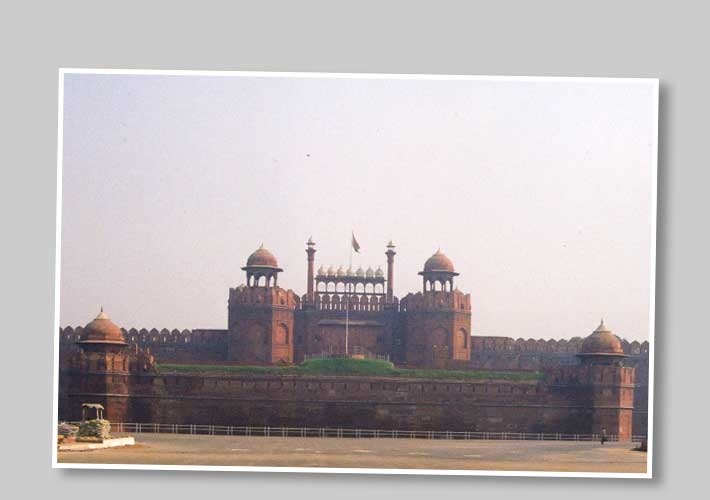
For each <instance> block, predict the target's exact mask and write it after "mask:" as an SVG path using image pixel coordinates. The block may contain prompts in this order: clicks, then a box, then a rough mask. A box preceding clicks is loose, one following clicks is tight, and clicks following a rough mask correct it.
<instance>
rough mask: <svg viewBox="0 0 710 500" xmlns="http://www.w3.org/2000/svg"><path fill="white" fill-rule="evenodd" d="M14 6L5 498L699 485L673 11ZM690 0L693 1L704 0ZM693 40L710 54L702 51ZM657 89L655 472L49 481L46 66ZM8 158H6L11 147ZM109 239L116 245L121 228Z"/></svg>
mask: <svg viewBox="0 0 710 500" xmlns="http://www.w3.org/2000/svg"><path fill="white" fill-rule="evenodd" d="M469 4H470V2H466V3H461V4H452V3H448V2H436V4H435V5H431V6H430V7H429V8H427V9H424V8H420V6H419V5H418V4H416V3H414V2H397V3H395V2H388V3H387V4H386V5H385V3H384V2H373V3H368V2H363V1H359V2H352V3H350V4H348V5H339V4H338V3H337V2H323V3H321V4H315V5H311V4H310V3H308V2H288V3H285V4H284V5H270V4H267V3H265V2H261V3H260V4H259V7H258V8H256V7H253V6H252V7H249V8H247V7H246V6H245V5H241V4H239V5H238V4H236V3H230V5H231V7H230V8H228V9H227V10H222V9H218V8H217V7H216V6H215V5H207V4H205V5H202V6H200V7H199V8H193V9H189V10H187V9H184V8H182V7H181V6H179V5H177V2H151V3H150V5H148V4H147V3H146V4H143V3H140V4H139V3H136V4H133V5H132V4H131V3H130V2H121V3H111V4H106V5H104V6H98V5H94V3H93V2H82V3H74V2H72V3H68V2H66V3H62V4H59V3H58V4H57V5H54V4H47V5H38V4H30V3H25V4H23V7H22V10H21V11H20V10H15V9H13V10H5V11H4V12H3V14H2V16H3V21H4V22H3V29H2V30H0V42H2V43H0V50H1V51H2V55H3V60H4V61H5V65H4V71H3V80H2V82H3V85H2V89H3V91H2V93H0V95H1V96H2V97H1V99H2V102H1V104H2V107H1V108H0V109H2V113H1V114H0V116H2V118H1V120H2V125H3V135H2V137H3V139H4V140H3V142H2V144H3V148H2V150H3V153H4V154H3V160H4V161H3V164H2V166H3V168H2V183H0V185H1V186H2V196H1V197H0V203H1V204H2V205H0V208H1V209H2V210H0V214H2V215H1V216H0V217H2V228H3V230H4V231H3V233H4V234H3V245H2V247H1V248H2V257H3V258H2V259H1V260H0V262H2V274H1V276H2V277H3V282H4V285H5V286H4V287H2V290H3V298H2V304H3V308H2V312H3V320H4V327H5V328H4V331H3V333H4V337H5V342H4V345H3V346H4V349H3V357H2V358H3V372H2V373H3V376H2V379H1V380H2V384H3V385H2V403H3V411H2V419H3V420H2V423H3V426H2V429H3V431H4V432H3V447H2V452H0V458H1V459H2V461H3V468H2V470H3V479H4V481H3V486H4V488H3V490H4V492H7V494H10V495H13V496H15V495H22V496H26V495H28V494H32V493H33V494H38V495H44V496H49V495H52V496H54V497H58V498H76V497H77V495H92V496H95V497H97V498H106V499H109V498H126V497H145V496H147V497H160V498H180V499H182V498H195V497H204V496H205V494H208V495H216V496H219V497H228V496H229V497H234V496H240V497H245V496H252V495H254V496H257V495H258V496H259V497H260V498H264V497H275V496H276V495H283V496H284V497H289V498H291V497H298V498H326V497H336V496H337V497H340V498H343V497H344V498H362V497H363V496H364V495H367V496H369V497H378V498H383V497H386V496H391V495H393V494H404V495H407V496H408V497H411V498H428V497H432V496H439V497H440V496H442V495H462V496H477V497H482V496H485V497H486V498H496V497H502V496H505V497H508V496H512V495H519V496H524V497H525V498H530V497H533V496H534V497H535V498H569V496H570V495H574V497H575V498H597V497H599V496H600V495H603V496H604V497H606V498H610V497H611V498H614V497H622V496H623V497H624V498H638V497H643V498H650V497H656V496H658V497H660V496H661V495H667V494H669V493H671V492H673V493H677V492H681V491H682V492H685V493H690V492H692V491H693V490H695V489H696V488H699V487H700V486H701V485H702V484H703V483H704V481H703V476H702V474H703V473H704V472H705V471H704V470H703V469H702V468H701V464H702V461H705V462H707V460H706V458H705V457H703V456H702V455H701V453H703V450H700V449H699V448H701V447H702V446H703V445H704V444H705V443H706V442H707V439H706V438H704V437H703V434H702V431H703V430H704V429H705V421H706V414H705V413H704V411H703V409H704V407H705V406H706V405H705V401H704V398H705V394H706V392H707V391H706V390H704V388H703V386H702V385H701V383H699V382H695V381H694V380H699V381H702V380H703V379H705V378H706V370H705V369H704V357H705V356H704V352H707V347H708V345H707V344H708V343H707V337H706V334H705V331H704V330H705V329H706V328H705V324H704V322H703V321H702V320H703V319H704V317H703V316H704V315H703V312H704V311H703V308H702V305H703V303H704V302H705V301H703V299H704V298H706V297H707V292H706V291H705V290H704V289H703V284H704V283H705V278H707V266H703V262H702V261H701V260H700V259H701V258H702V257H705V256H706V255H708V242H707V222H706V221H705V220H704V218H703V216H704V215H705V214H706V213H707V208H708V207H707V202H706V200H705V198H704V196H703V194H704V191H705V186H706V185H707V181H708V173H707V166H706V164H707V161H706V160H705V155H704V154H703V153H705V145H706V144H705V143H704V142H701V134H702V135H705V133H706V130H707V127H706V122H707V111H708V105H707V104H708V99H707V77H708V72H707V63H706V62H705V59H706V58H707V53H706V52H707V51H706V47H707V45H708V36H707V32H706V30H705V28H706V27H705V25H704V24H703V23H704V20H705V19H706V18H707V12H701V11H700V9H698V8H696V7H695V5H694V4H681V3H680V2H677V3H673V4H670V3H669V4H668V5H667V6H665V7H664V8H662V9H661V8H657V7H656V6H654V5H650V4H649V2H603V1H595V2H588V3H585V4H584V5H582V4H578V3H576V2H569V1H560V2H542V1H536V2H519V3H515V2H502V1H499V2H495V3H494V4H492V5H487V6H483V5H473V4H470V5H469ZM697 5H700V3H698V4H697ZM704 48H705V50H703V49H704ZM62 66H63V67H106V68H156V69H160V68H166V69H167V68H172V69H229V70H278V71H329V72H387V73H439V74H495V75H557V76H623V77H658V78H660V79H661V108H660V114H661V123H660V136H659V143H660V159H659V160H660V161H659V192H658V207H659V223H658V274H657V290H658V292H657V311H656V313H657V314H656V320H657V325H656V352H657V357H656V374H657V375H656V408H655V409H656V418H655V437H656V442H655V450H654V452H655V453H654V459H655V463H654V473H655V476H656V477H655V479H653V480H646V481H642V480H636V481H632V480H625V481H621V480H610V479H607V480H592V479H583V480H582V479H538V478H501V477H499V478H486V477H392V476H368V477H364V476H347V475H284V474H271V473H270V474H266V473H261V474H248V473H204V472H203V473H198V472H190V473H184V472H142V471H62V470H52V469H51V468H50V449H51V442H50V436H51V425H50V414H51V400H52V399H51V398H52V361H53V353H52V335H53V334H54V331H53V320H54V311H53V308H54V267H55V259H54V248H55V240H54V234H55V228H54V226H55V200H56V198H55V190H56V184H55V183H56V121H57V120H56V106H57V68H58V67H62ZM8 153H9V154H8ZM115 238H116V242H117V244H120V235H115Z"/></svg>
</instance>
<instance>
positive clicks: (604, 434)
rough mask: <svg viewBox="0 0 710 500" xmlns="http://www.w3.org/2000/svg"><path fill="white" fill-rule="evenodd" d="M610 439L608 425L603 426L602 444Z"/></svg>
mask: <svg viewBox="0 0 710 500" xmlns="http://www.w3.org/2000/svg"><path fill="white" fill-rule="evenodd" d="M608 440H609V439H608V438H607V436H606V427H602V437H601V442H602V444H604V443H606V442H607V441H608Z"/></svg>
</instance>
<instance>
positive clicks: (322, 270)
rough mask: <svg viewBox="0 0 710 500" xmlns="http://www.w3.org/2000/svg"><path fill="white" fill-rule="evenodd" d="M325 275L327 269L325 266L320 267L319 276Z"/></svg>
mask: <svg viewBox="0 0 710 500" xmlns="http://www.w3.org/2000/svg"><path fill="white" fill-rule="evenodd" d="M324 274H325V268H324V267H323V266H320V267H319V268H318V276H323V275H324Z"/></svg>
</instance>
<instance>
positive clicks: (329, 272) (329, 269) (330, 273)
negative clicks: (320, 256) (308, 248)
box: [328, 266, 335, 276]
mask: <svg viewBox="0 0 710 500" xmlns="http://www.w3.org/2000/svg"><path fill="white" fill-rule="evenodd" d="M328 276H335V269H333V266H330V267H329V268H328Z"/></svg>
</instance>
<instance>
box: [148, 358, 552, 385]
mask: <svg viewBox="0 0 710 500" xmlns="http://www.w3.org/2000/svg"><path fill="white" fill-rule="evenodd" d="M158 370H159V372H161V373H171V372H176V373H199V372H227V373H244V374H270V375H369V376H386V377H411V378H436V379H444V378H446V379H506V380H538V379H540V378H541V377H542V374H541V373H539V372H512V371H510V372H505V371H474V370H470V371H469V370H433V369H432V370H427V369H407V368H396V367H395V366H394V365H393V364H392V363H390V362H389V361H381V360H374V359H352V358H326V359H311V360H308V361H304V362H303V363H301V364H300V365H294V366H243V365H191V364H190V365H187V364H185V365H183V364H169V363H165V364H159V365H158Z"/></svg>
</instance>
